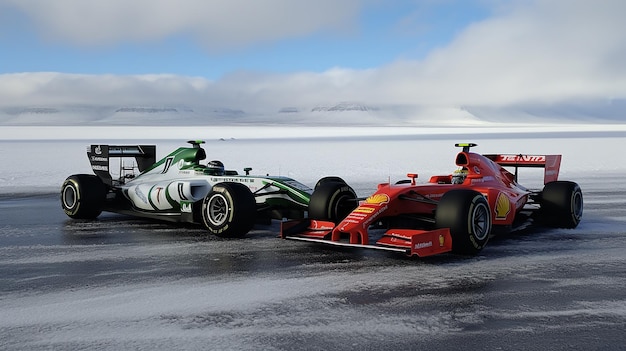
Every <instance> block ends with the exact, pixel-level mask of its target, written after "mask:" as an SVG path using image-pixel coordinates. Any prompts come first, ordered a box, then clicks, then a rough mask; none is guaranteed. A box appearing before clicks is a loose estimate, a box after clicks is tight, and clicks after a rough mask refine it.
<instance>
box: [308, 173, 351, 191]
mask: <svg viewBox="0 0 626 351" xmlns="http://www.w3.org/2000/svg"><path fill="white" fill-rule="evenodd" d="M325 183H341V184H348V183H346V181H345V180H343V178H341V177H337V176H328V177H324V178H321V179H320V180H318V181H317V183H315V187H314V188H313V190H315V189H317V188H319V186H320V185H322V184H325Z"/></svg>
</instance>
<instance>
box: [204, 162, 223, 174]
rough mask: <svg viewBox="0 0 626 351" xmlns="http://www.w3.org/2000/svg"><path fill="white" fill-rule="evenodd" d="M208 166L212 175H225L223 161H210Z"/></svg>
mask: <svg viewBox="0 0 626 351" xmlns="http://www.w3.org/2000/svg"><path fill="white" fill-rule="evenodd" d="M206 167H207V169H208V171H209V174H211V175H220V176H221V175H224V164H223V163H222V161H218V160H213V161H209V163H208V164H207V166H206Z"/></svg>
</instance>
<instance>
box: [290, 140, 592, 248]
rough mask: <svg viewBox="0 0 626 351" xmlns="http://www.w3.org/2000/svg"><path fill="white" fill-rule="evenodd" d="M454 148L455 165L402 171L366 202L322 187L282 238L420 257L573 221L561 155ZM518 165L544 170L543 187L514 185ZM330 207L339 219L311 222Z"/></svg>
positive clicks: (573, 191)
mask: <svg viewBox="0 0 626 351" xmlns="http://www.w3.org/2000/svg"><path fill="white" fill-rule="evenodd" d="M456 146H457V147H462V148H463V150H462V151H461V152H459V153H458V154H457V156H456V162H455V163H456V165H457V166H458V167H459V169H458V170H457V171H455V172H454V173H453V174H447V175H436V176H432V177H430V179H429V180H428V182H427V183H423V184H417V182H416V178H417V174H408V175H407V176H408V178H409V179H407V180H403V181H400V182H398V183H396V184H389V183H384V184H379V185H378V190H377V191H376V192H375V193H374V194H372V195H371V196H369V197H368V198H366V199H356V196H355V195H353V194H354V193H353V192H350V191H347V190H349V189H344V191H341V187H340V186H339V185H337V184H334V183H332V182H329V183H326V184H321V185H320V186H319V187H318V188H317V189H316V190H315V192H314V193H313V195H312V198H311V201H310V203H309V216H308V218H307V219H304V220H293V221H285V222H283V223H282V225H281V237H283V238H285V239H294V240H304V241H313V242H321V243H326V244H332V245H339V246H355V247H365V248H375V249H382V250H390V251H398V252H403V253H406V254H407V255H417V256H420V257H424V256H430V255H435V254H440V253H444V252H453V253H459V254H476V253H478V252H479V251H480V250H482V249H483V248H484V247H485V245H486V244H487V241H488V240H489V237H490V235H491V234H495V233H498V232H511V231H515V230H520V229H523V228H526V227H528V226H529V225H532V224H542V225H546V226H551V227H562V228H575V227H576V226H577V225H578V223H579V222H580V220H581V217H582V213H583V195H582V191H581V189H580V187H579V186H578V184H576V183H574V182H569V181H559V180H558V175H559V169H560V165H561V155H521V154H518V155H509V154H490V155H481V154H477V153H474V152H471V151H470V148H471V147H474V146H476V144H471V143H469V144H456ZM520 167H542V168H544V187H543V189H542V190H529V189H527V188H525V187H524V186H522V185H520V184H519V183H518V180H517V178H518V169H519V168H520ZM509 169H510V170H509ZM338 198H340V199H338ZM332 206H334V207H335V208H330V207H332ZM337 206H343V208H344V213H345V216H344V215H341V216H340V217H341V218H336V220H335V221H328V220H317V219H316V218H326V219H327V218H329V216H327V215H326V214H327V213H330V212H333V213H341V212H342V211H341V209H340V208H339V209H338V208H336V207H337ZM375 232H378V235H375Z"/></svg>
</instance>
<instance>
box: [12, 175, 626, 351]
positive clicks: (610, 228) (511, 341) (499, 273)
mask: <svg viewBox="0 0 626 351" xmlns="http://www.w3.org/2000/svg"><path fill="white" fill-rule="evenodd" d="M622 180H623V179H622V178H621V177H617V176H615V177H603V178H598V179H592V180H588V181H586V182H585V183H581V185H582V187H583V192H584V196H585V213H584V217H583V222H582V223H581V225H580V226H579V227H578V228H577V229H574V230H541V231H537V230H535V231H529V232H524V233H519V234H512V235H507V236H505V237H499V238H494V239H492V240H491V241H490V243H489V244H488V246H487V247H486V248H485V249H484V250H483V251H482V252H481V253H480V255H478V256H476V257H462V256H454V255H442V256H438V257H434V258H428V259H410V258H406V257H404V256H400V255H397V254H392V253H386V252H378V251H376V252H374V251H368V250H354V249H343V248H342V249H339V248H329V247H325V246H319V245H315V244H311V243H302V242H294V241H285V240H281V239H279V238H278V237H277V232H278V225H277V224H274V225H271V226H266V227H258V228H256V229H255V231H254V232H252V233H251V234H250V235H249V236H248V237H247V238H245V239H240V240H225V239H220V238H216V237H212V236H208V235H207V233H206V232H205V231H204V230H203V229H201V228H197V227H189V226H187V227H181V226H176V225H172V224H166V223H155V222H152V221H147V220H138V219H133V218H129V217H122V216H117V215H103V216H102V217H101V218H100V219H99V220H97V221H91V222H89V221H87V222H85V221H75V220H70V219H68V218H67V217H66V216H65V215H64V214H63V212H62V210H61V208H60V206H59V202H58V198H57V195H56V194H48V195H19V196H4V197H1V198H0V307H1V314H0V349H2V350H51V349H55V350H82V349H84V350H129V349H133V350H172V349H186V350H398V349H405V350H451V349H454V350H460V349H465V350H478V349H482V350H624V349H626V333H625V331H626V225H625V224H626V189H625V188H624V186H623V185H622V184H621V181H622Z"/></svg>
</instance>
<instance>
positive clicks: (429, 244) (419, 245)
mask: <svg viewBox="0 0 626 351" xmlns="http://www.w3.org/2000/svg"><path fill="white" fill-rule="evenodd" d="M432 246H433V242H432V241H428V242H425V243H416V244H415V247H414V249H415V250H419V249H425V248H427V247H432Z"/></svg>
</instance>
